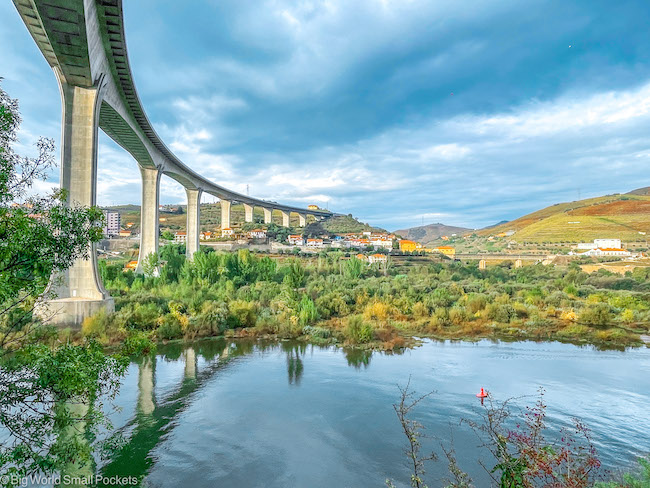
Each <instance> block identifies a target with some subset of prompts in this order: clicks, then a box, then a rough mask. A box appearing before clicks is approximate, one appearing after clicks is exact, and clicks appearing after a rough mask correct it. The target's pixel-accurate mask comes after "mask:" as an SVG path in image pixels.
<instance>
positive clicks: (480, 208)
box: [0, 0, 650, 230]
mask: <svg viewBox="0 0 650 488" xmlns="http://www.w3.org/2000/svg"><path fill="white" fill-rule="evenodd" d="M124 3H125V5H124V8H125V22H126V34H127V42H128V47H129V56H130V60H131V68H132V70H133V73H134V77H135V81H136V86H137V88H138V92H139V95H140V98H141V99H142V101H143V104H144V106H145V109H146V110H147V113H148V116H149V118H150V119H151V121H152V123H153V125H154V127H155V128H156V130H157V131H158V133H159V134H160V135H161V137H162V138H163V140H164V141H165V142H166V143H167V144H168V145H169V146H170V147H171V148H172V150H173V151H174V152H175V153H176V154H177V155H178V156H179V157H180V158H181V159H182V160H183V161H185V162H186V164H188V165H189V166H191V167H192V168H194V169H196V170H197V171H199V172H201V173H203V174H205V175H207V176H208V177H210V178H211V179H213V180H214V181H215V182H218V183H219V184H222V185H225V186H227V187H230V188H232V189H234V190H237V191H240V192H246V186H247V185H248V187H249V189H250V194H251V195H254V196H259V197H261V198H266V199H272V200H277V201H282V202H287V203H292V204H296V205H307V204H310V203H316V204H319V205H322V206H325V205H328V206H329V208H330V209H332V210H335V211H338V212H343V213H352V214H354V215H355V216H358V217H359V218H360V219H362V220H364V221H367V222H370V223H372V224H374V225H378V226H382V227H385V228H388V229H391V230H393V229H397V228H403V227H407V226H414V225H420V224H421V223H422V222H423V221H424V222H425V223H432V222H443V223H447V224H450V225H463V226H468V227H482V226H485V225H489V224H492V223H495V222H497V221H500V220H503V219H513V218H516V217H518V216H520V215H522V214H525V213H528V212H530V211H533V210H536V209H538V208H540V207H543V206H546V205H549V204H553V203H556V202H559V201H567V200H575V199H577V198H578V196H579V195H580V196H581V197H582V198H585V197H588V196H596V195H601V194H606V193H615V192H625V191H629V190H632V189H634V188H638V187H642V186H649V185H650V176H649V171H648V169H649V168H650V37H649V36H648V35H647V26H648V22H649V20H650V3H649V2H647V1H620V2H611V1H598V0H589V1H574V2H567V1H566V0H564V1H537V0H528V1H526V2H521V1H508V0H498V1H487V0H482V1H459V0H454V1H444V0H436V1H418V0H355V1H353V2H352V1H349V0H324V1H308V0H304V1H285V0H269V1H257V2H242V1H239V0H221V1H218V2H217V1H213V2H204V1H200V0H194V1H193V2H192V3H191V4H192V8H188V5H189V4H188V3H187V2H171V1H167V2H160V1H153V0H137V1H127V2H124ZM0 17H2V18H3V26H2V28H1V29H0V45H1V46H3V47H2V49H0V76H2V77H4V78H5V80H4V82H3V87H4V89H5V90H6V91H8V92H9V94H10V95H11V96H13V97H15V98H18V99H19V100H20V103H21V111H22V115H23V120H24V121H23V126H22V130H21V134H20V137H21V145H22V147H21V149H22V150H23V151H24V152H31V151H33V149H32V144H33V142H34V141H35V139H36V137H37V136H39V135H43V136H49V137H54V138H55V140H56V141H57V143H58V141H59V139H60V101H59V93H58V88H57V85H56V81H55V79H54V75H53V74H52V72H51V70H50V68H49V67H48V65H47V63H46V62H45V60H44V58H43V57H42V55H41V54H40V52H39V51H38V50H37V48H36V45H35V43H34V42H33V40H32V39H31V37H30V36H29V34H28V32H27V29H26V28H25V26H24V25H23V24H22V21H21V20H20V18H19V16H18V14H17V13H16V11H15V8H14V6H13V4H12V3H11V2H2V4H0ZM57 181H58V174H53V175H52V178H51V180H50V181H49V182H48V184H56V183H57ZM162 184H163V188H162V195H161V200H162V201H163V202H169V203H174V202H183V201H184V199H185V195H184V191H183V189H182V188H181V187H180V186H179V185H178V184H177V183H175V182H173V181H172V180H170V179H168V178H164V179H163V183H162ZM46 186H47V184H40V185H38V186H37V189H38V190H42V189H44V188H45V187H46ZM98 199H99V202H98V203H99V204H113V203H139V200H140V181H139V172H138V170H137V166H136V163H135V161H134V160H132V158H131V157H130V156H129V155H128V154H127V153H126V152H125V151H123V150H122V149H121V148H119V147H118V146H116V145H115V144H114V143H112V141H111V140H110V139H109V138H108V137H107V136H105V135H104V134H102V135H101V137H100V147H99V196H98ZM211 200H212V199H211V197H205V198H204V201H211Z"/></svg>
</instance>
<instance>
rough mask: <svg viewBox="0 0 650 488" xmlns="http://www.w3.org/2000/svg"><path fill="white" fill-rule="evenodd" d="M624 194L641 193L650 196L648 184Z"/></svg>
mask: <svg viewBox="0 0 650 488" xmlns="http://www.w3.org/2000/svg"><path fill="white" fill-rule="evenodd" d="M626 195H641V196H646V197H647V196H650V186H644V187H643V188H637V189H636V190H632V191H629V192H627V193H626Z"/></svg>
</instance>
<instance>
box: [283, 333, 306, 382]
mask: <svg viewBox="0 0 650 488" xmlns="http://www.w3.org/2000/svg"><path fill="white" fill-rule="evenodd" d="M282 349H283V350H284V351H285V352H286V353H287V375H288V376H289V384H290V385H296V386H298V385H300V380H301V379H302V373H303V369H304V366H303V363H302V357H301V356H304V355H305V351H306V350H307V345H306V344H304V343H300V344H293V343H288V342H283V343H282Z"/></svg>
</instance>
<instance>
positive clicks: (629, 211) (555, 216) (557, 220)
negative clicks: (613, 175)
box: [477, 188, 650, 242]
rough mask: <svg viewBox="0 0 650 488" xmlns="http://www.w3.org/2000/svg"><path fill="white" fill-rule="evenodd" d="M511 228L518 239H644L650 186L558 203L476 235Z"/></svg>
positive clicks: (649, 229)
mask: <svg viewBox="0 0 650 488" xmlns="http://www.w3.org/2000/svg"><path fill="white" fill-rule="evenodd" d="M509 231H514V234H513V235H512V236H511V237H510V238H511V239H512V240H515V241H517V242H591V241H593V240H594V239H598V238H616V239H621V240H622V241H624V242H633V241H645V240H646V234H648V233H650V188H640V189H638V190H633V191H632V192H629V193H626V194H614V195H606V196H603V197H596V198H588V199H585V200H578V201H574V202H566V203H557V204H555V205H551V206H550V207H546V208H543V209H541V210H538V211H536V212H533V213H530V214H528V215H524V216H523V217H520V218H518V219H515V220H512V221H510V222H506V223H504V224H501V225H497V226H496V227H489V228H485V229H481V230H480V231H478V232H477V234H478V235H479V236H490V235H497V234H500V233H505V232H509Z"/></svg>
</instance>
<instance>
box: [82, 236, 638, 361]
mask: <svg viewBox="0 0 650 488" xmlns="http://www.w3.org/2000/svg"><path fill="white" fill-rule="evenodd" d="M147 263H148V265H147V266H145V273H144V274H134V273H133V272H131V271H127V272H123V269H122V263H114V264H111V263H107V262H106V261H101V262H100V272H101V275H102V279H103V282H104V284H105V286H106V287H107V288H108V290H109V291H110V293H111V295H112V296H113V297H115V303H116V311H115V312H114V313H111V314H107V313H105V312H100V313H98V314H97V315H95V316H93V317H90V318H88V319H87V320H86V321H85V322H84V324H83V327H82V334H83V335H84V336H87V337H93V338H95V339H97V340H99V341H101V342H103V343H106V344H111V343H117V342H121V341H123V340H125V339H126V338H127V337H128V338H130V340H137V338H144V337H146V338H149V339H153V340H157V341H163V342H164V341H167V340H172V339H181V338H184V339H188V340H193V339H196V338H200V337H207V336H218V335H227V336H236V337H242V336H247V337H255V336H275V337H278V338H300V339H304V340H309V341H312V342H315V343H322V344H326V343H332V344H341V345H350V346H358V347H365V348H373V349H383V350H390V349H394V348H402V347H407V346H409V345H411V344H413V343H414V342H415V341H414V340H413V339H412V337H413V336H428V337H435V338H439V339H479V338H499V339H504V338H505V339H518V340H521V339H531V340H562V341H571V342H578V343H590V344H596V345H599V346H607V347H627V346H641V345H643V342H642V340H641V338H640V336H641V335H643V334H647V333H648V329H649V324H650V300H649V299H650V280H649V276H648V275H649V274H650V272H644V270H635V273H634V274H633V275H632V274H630V275H629V276H625V277H621V276H618V275H612V274H610V273H608V272H599V273H596V274H592V275H588V274H586V273H584V272H582V271H581V270H580V268H579V267H577V266H576V267H573V266H568V267H551V266H542V265H531V266H525V267H522V268H516V269H515V268H511V267H509V266H508V264H507V263H506V264H505V265H504V266H501V267H493V268H489V269H487V270H479V269H478V267H477V266H476V265H475V264H461V263H457V262H450V263H449V264H444V263H433V262H428V261H427V262H425V263H421V262H418V263H410V262H408V261H406V262H402V263H400V264H396V263H391V261H390V258H389V261H388V263H386V264H382V265H372V266H369V265H368V264H366V263H364V262H362V261H360V260H357V259H356V258H348V257H345V255H344V254H343V253H341V252H323V253H322V254H320V255H318V256H317V257H313V258H306V259H305V258H293V257H292V258H271V257H269V256H264V255H255V254H252V253H250V252H249V251H248V250H240V251H238V252H235V253H218V252H213V251H206V250H202V251H200V252H198V253H196V254H195V256H194V259H193V260H191V261H189V260H186V259H185V255H184V246H179V245H168V246H164V247H162V248H161V249H160V252H159V255H158V256H150V257H149V259H147Z"/></svg>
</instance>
